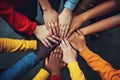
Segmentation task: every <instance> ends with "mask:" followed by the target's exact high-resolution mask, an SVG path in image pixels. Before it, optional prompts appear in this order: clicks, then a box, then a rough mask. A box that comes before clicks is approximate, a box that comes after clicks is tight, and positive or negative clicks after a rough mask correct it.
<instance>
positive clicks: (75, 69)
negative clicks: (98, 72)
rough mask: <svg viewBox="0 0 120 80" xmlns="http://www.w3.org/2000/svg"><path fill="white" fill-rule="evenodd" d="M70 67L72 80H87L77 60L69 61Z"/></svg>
mask: <svg viewBox="0 0 120 80" xmlns="http://www.w3.org/2000/svg"><path fill="white" fill-rule="evenodd" d="M68 69H69V71H70V76H71V79H72V80H86V79H85V76H84V74H83V72H82V70H81V69H80V68H79V65H78V63H77V62H76V61H75V62H71V63H69V64H68Z"/></svg>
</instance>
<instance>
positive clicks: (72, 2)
mask: <svg viewBox="0 0 120 80" xmlns="http://www.w3.org/2000/svg"><path fill="white" fill-rule="evenodd" d="M78 1H79V0H67V1H66V3H65V5H64V7H65V8H68V9H70V10H72V11H73V10H74V8H75V6H76V5H77V3H78Z"/></svg>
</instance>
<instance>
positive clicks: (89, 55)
mask: <svg viewBox="0 0 120 80" xmlns="http://www.w3.org/2000/svg"><path fill="white" fill-rule="evenodd" d="M69 41H70V42H71V44H72V46H73V47H74V48H75V49H76V50H78V51H79V52H80V53H79V54H80V55H81V56H82V57H83V58H84V59H85V60H86V62H87V64H88V65H89V66H90V67H91V68H92V69H93V70H95V71H97V72H98V73H99V74H100V76H101V78H102V79H103V80H119V79H120V77H119V75H120V70H115V69H114V68H113V67H112V66H111V65H110V64H109V63H108V62H107V61H105V60H104V59H102V58H101V57H100V56H99V55H97V54H95V53H93V52H92V51H90V50H89V49H88V47H87V45H86V42H85V37H84V36H83V34H82V33H81V32H80V31H77V32H75V33H74V35H72V36H71V37H70V38H69Z"/></svg>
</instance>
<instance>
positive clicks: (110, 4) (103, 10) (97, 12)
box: [77, 0, 116, 22]
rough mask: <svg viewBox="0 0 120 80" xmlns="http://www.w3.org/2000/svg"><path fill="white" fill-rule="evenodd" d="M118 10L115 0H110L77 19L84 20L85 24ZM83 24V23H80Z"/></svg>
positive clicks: (78, 16)
mask: <svg viewBox="0 0 120 80" xmlns="http://www.w3.org/2000/svg"><path fill="white" fill-rule="evenodd" d="M115 9H116V4H115V2H114V1H113V0H109V1H106V2H103V3H101V4H99V5H98V6H96V7H94V8H92V9H90V10H88V11H86V12H84V13H82V14H80V15H77V18H78V19H79V20H78V21H80V20H83V22H85V21H88V20H90V19H93V18H95V17H98V16H101V15H104V14H107V13H110V12H112V11H114V10H115ZM80 22H81V21H80Z"/></svg>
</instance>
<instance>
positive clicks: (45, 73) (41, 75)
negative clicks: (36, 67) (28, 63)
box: [33, 68, 50, 80]
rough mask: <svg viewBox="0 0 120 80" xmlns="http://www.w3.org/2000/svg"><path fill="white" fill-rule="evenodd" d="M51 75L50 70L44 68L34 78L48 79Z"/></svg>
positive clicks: (39, 79) (34, 79)
mask: <svg viewBox="0 0 120 80" xmlns="http://www.w3.org/2000/svg"><path fill="white" fill-rule="evenodd" d="M49 75H50V74H49V72H48V71H46V70H45V69H43V68H42V69H40V71H39V72H38V73H37V75H36V76H35V77H34V78H33V80H47V78H48V76H49Z"/></svg>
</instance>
